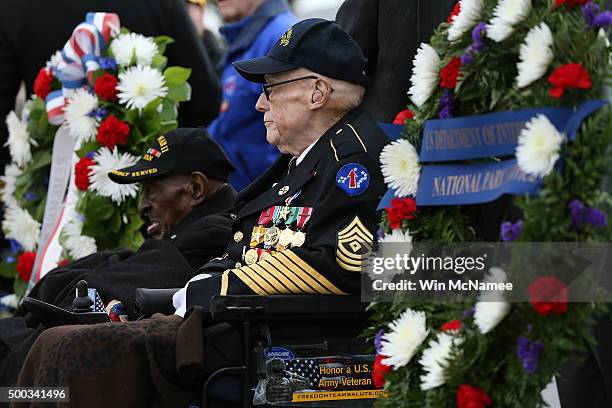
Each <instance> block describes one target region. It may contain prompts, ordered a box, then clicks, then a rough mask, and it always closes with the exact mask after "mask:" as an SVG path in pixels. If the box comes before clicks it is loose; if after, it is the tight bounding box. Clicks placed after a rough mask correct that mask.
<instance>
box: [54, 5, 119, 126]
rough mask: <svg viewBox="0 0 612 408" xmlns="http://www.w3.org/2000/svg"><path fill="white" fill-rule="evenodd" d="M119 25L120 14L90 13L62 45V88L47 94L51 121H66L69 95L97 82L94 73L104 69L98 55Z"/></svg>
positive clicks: (60, 69) (60, 75)
mask: <svg viewBox="0 0 612 408" xmlns="http://www.w3.org/2000/svg"><path fill="white" fill-rule="evenodd" d="M119 28H120V22H119V16H118V15H117V14H114V13H87V16H86V18H85V21H84V22H83V23H81V24H79V25H78V26H77V27H76V28H75V29H74V31H73V32H72V35H71V36H70V39H69V40H68V42H66V45H64V48H63V49H62V52H61V53H62V62H60V64H59V65H58V67H57V69H56V72H55V75H56V76H57V78H58V79H59V80H60V82H61V83H62V90H61V91H56V92H52V93H50V94H49V95H48V96H47V100H46V102H47V115H48V117H49V123H51V124H54V125H60V124H61V123H62V122H63V120H64V106H65V104H66V99H67V98H69V97H70V96H71V95H72V93H73V92H74V91H75V90H76V89H79V88H82V87H92V86H93V83H92V79H93V78H92V76H93V73H94V72H95V71H96V70H98V69H100V64H99V63H98V58H99V57H100V56H101V54H102V52H103V51H104V50H105V49H106V47H107V46H108V43H109V42H110V39H111V37H112V36H113V35H115V34H116V33H118V32H119Z"/></svg>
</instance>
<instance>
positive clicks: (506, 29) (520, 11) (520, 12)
mask: <svg viewBox="0 0 612 408" xmlns="http://www.w3.org/2000/svg"><path fill="white" fill-rule="evenodd" d="M529 13H531V0H500V1H499V3H497V6H495V10H493V18H492V19H491V22H490V23H489V24H488V25H487V36H488V37H489V38H490V39H492V40H494V41H497V42H500V41H503V40H505V39H506V38H508V37H510V35H511V34H512V33H513V32H514V25H515V24H517V23H520V22H521V21H523V20H524V19H525V18H527V16H528V15H529Z"/></svg>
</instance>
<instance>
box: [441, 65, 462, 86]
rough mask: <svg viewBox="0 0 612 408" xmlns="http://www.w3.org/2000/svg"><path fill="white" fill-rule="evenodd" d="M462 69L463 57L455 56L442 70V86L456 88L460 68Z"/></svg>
mask: <svg viewBox="0 0 612 408" xmlns="http://www.w3.org/2000/svg"><path fill="white" fill-rule="evenodd" d="M460 69H461V58H459V57H455V58H453V59H452V60H450V62H449V63H448V64H446V66H445V67H444V68H442V70H440V86H441V87H443V88H448V89H455V86H457V79H458V78H459V70H460Z"/></svg>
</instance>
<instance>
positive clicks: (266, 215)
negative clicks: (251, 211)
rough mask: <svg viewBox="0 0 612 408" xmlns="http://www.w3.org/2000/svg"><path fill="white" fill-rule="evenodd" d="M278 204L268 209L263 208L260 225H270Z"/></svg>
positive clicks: (258, 222)
mask: <svg viewBox="0 0 612 408" xmlns="http://www.w3.org/2000/svg"><path fill="white" fill-rule="evenodd" d="M275 209H276V206H273V207H270V208H268V209H267V210H263V211H262V212H261V214H260V215H259V221H257V224H259V225H264V226H265V225H268V223H269V222H270V221H272V217H273V216H274V212H275Z"/></svg>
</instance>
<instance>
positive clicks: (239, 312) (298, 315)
mask: <svg viewBox="0 0 612 408" xmlns="http://www.w3.org/2000/svg"><path fill="white" fill-rule="evenodd" d="M366 307H367V304H366V303H361V297H360V295H351V296H333V295H279V296H255V295H243V296H214V297H213V298H212V299H211V302H210V307H209V309H208V320H209V321H210V322H221V321H236V320H252V321H256V320H285V319H291V320H307V319H317V320H331V319H338V318H342V319H363V318H364V316H365V315H366V312H365V309H366Z"/></svg>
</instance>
